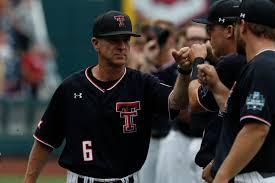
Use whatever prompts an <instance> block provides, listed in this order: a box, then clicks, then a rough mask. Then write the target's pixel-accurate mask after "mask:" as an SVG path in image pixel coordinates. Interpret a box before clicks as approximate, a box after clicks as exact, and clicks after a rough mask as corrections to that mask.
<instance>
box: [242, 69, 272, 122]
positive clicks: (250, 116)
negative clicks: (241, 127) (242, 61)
mask: <svg viewBox="0 0 275 183" xmlns="http://www.w3.org/2000/svg"><path fill="white" fill-rule="evenodd" d="M267 67H269V66H266V67H259V66H258V67H255V68H254V70H253V71H252V72H250V74H249V75H248V78H250V79H246V83H245V84H242V85H240V87H241V88H240V97H241V111H240V122H241V123H245V122H249V121H251V120H253V121H255V120H256V121H258V122H263V123H265V124H267V125H269V126H271V124H272V115H273V114H274V112H275V92H274V86H275V78H274V77H272V76H274V68H273V70H272V69H270V68H267ZM242 88H243V89H242ZM247 89H248V90H247ZM245 90H246V91H247V92H245V93H244V92H242V91H245Z"/></svg>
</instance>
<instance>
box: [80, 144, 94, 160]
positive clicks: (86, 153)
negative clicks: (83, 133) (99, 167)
mask: <svg viewBox="0 0 275 183" xmlns="http://www.w3.org/2000/svg"><path fill="white" fill-rule="evenodd" d="M82 151H83V159H84V161H93V159H94V157H93V150H92V142H91V141H90V140H87V141H83V142H82Z"/></svg>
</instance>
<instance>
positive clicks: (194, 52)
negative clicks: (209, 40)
mask: <svg viewBox="0 0 275 183" xmlns="http://www.w3.org/2000/svg"><path fill="white" fill-rule="evenodd" d="M206 56H207V47H206V44H193V45H192V46H191V49H190V53H189V58H190V59H191V61H192V62H194V60H195V58H198V57H201V58H203V59H205V58H206Z"/></svg>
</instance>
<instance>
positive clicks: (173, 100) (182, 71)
mask: <svg viewBox="0 0 275 183" xmlns="http://www.w3.org/2000/svg"><path fill="white" fill-rule="evenodd" d="M189 50H190V49H189V48H188V47H183V48H181V49H180V50H179V51H173V52H172V55H173V57H174V59H175V61H176V62H177V64H178V67H179V74H178V77H177V80H176V83H175V86H174V89H173V91H172V93H171V95H170V97H169V104H170V108H171V109H176V110H180V109H184V108H186V106H187V105H188V103H189V102H188V85H189V82H190V73H191V69H192V68H191V67H192V63H191V62H190V61H189V60H188V54H189Z"/></svg>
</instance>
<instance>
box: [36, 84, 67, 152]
mask: <svg viewBox="0 0 275 183" xmlns="http://www.w3.org/2000/svg"><path fill="white" fill-rule="evenodd" d="M63 96H64V92H63V91H62V88H61V87H59V88H58V89H57V90H56V91H55V93H54V95H53V97H52V98H51V101H50V103H49V105H48V107H47V109H46V111H45V113H44V115H43V116H42V119H41V121H40V122H39V123H38V125H37V128H36V130H35V132H34V134H33V136H34V138H35V139H36V140H37V141H39V142H41V143H43V144H45V145H47V146H49V147H51V148H57V147H59V146H60V145H61V144H62V142H63V139H64V128H65V127H64V125H63V120H62V116H63V108H64V103H63V98H62V97H63Z"/></svg>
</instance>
